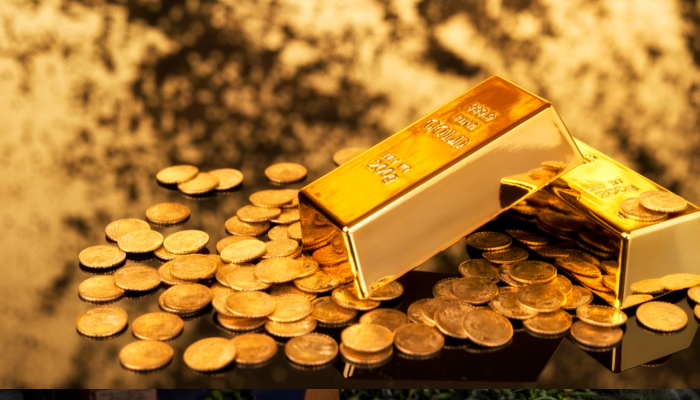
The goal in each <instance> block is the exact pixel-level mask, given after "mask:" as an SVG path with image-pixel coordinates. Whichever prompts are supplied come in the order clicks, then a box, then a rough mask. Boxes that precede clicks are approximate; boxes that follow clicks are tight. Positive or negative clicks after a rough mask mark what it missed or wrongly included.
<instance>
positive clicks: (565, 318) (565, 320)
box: [523, 310, 572, 335]
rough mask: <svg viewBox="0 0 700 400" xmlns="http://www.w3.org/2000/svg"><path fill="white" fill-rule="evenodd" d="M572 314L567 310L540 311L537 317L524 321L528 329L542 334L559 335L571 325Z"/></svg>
mask: <svg viewBox="0 0 700 400" xmlns="http://www.w3.org/2000/svg"><path fill="white" fill-rule="evenodd" d="M571 321H572V318H571V315H569V313H567V312H566V311H562V310H557V311H553V312H547V313H539V314H537V315H536V316H535V317H533V318H530V319H527V320H525V321H523V325H525V328H527V329H528V330H530V331H532V332H534V333H538V334H540V335H559V334H561V333H564V332H566V331H568V330H569V328H570V327H571Z"/></svg>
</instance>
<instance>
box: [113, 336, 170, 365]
mask: <svg viewBox="0 0 700 400" xmlns="http://www.w3.org/2000/svg"><path fill="white" fill-rule="evenodd" d="M172 359H173V348H172V347H170V345H169V344H167V343H163V342H160V341H157V340H137V341H136V342H131V343H129V344H127V345H126V346H124V347H122V349H121V350H120V351H119V361H120V362H121V363H122V365H123V366H124V367H125V368H128V369H131V370H134V371H152V370H156V369H158V368H162V367H164V366H166V365H168V363H169V362H170V361H171V360H172Z"/></svg>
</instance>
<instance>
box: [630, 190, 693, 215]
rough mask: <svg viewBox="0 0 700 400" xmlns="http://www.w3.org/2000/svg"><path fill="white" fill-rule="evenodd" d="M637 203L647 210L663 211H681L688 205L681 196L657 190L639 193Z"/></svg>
mask: <svg viewBox="0 0 700 400" xmlns="http://www.w3.org/2000/svg"><path fill="white" fill-rule="evenodd" d="M639 204H641V205H642V207H644V208H647V209H649V210H653V211H658V212H665V213H677V212H681V211H683V210H685V209H686V207H688V203H687V202H686V201H685V200H684V199H683V198H682V197H681V196H678V195H675V194H673V193H669V192H661V191H658V190H652V191H648V192H644V193H642V194H640V195H639Z"/></svg>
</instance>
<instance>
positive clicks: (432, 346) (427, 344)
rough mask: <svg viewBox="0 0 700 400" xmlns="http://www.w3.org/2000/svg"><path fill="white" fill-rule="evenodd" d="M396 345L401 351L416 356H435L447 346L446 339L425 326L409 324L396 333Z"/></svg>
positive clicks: (398, 329) (433, 329)
mask: <svg viewBox="0 0 700 400" xmlns="http://www.w3.org/2000/svg"><path fill="white" fill-rule="evenodd" d="M394 345H395V346H396V348H397V349H399V351H401V352H402V353H405V354H409V355H414V356H429V355H431V354H435V353H437V352H438V351H440V349H442V347H443V346H444V345H445V338H444V337H443V336H442V335H441V334H440V332H438V331H437V330H436V329H435V328H433V327H431V326H428V325H425V324H408V325H403V326H401V327H399V328H397V329H396V331H395V332H394Z"/></svg>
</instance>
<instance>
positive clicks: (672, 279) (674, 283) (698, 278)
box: [661, 273, 700, 291]
mask: <svg viewBox="0 0 700 400" xmlns="http://www.w3.org/2000/svg"><path fill="white" fill-rule="evenodd" d="M695 285H700V275H696V274H688V273H681V274H671V275H666V276H664V277H662V278H661V286H663V287H664V289H666V290H670V291H674V290H681V289H687V288H689V287H692V286H695Z"/></svg>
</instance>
